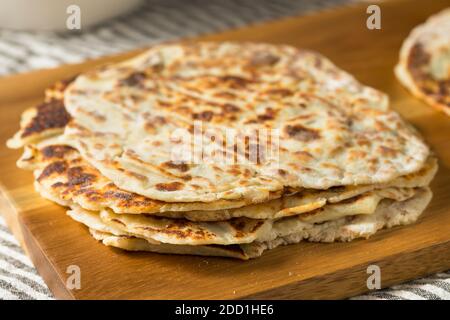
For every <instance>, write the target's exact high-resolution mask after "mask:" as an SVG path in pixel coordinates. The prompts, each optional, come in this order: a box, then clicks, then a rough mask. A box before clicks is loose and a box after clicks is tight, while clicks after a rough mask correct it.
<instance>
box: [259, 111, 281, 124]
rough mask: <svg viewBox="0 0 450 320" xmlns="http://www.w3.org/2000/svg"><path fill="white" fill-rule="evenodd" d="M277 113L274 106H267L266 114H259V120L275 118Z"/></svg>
mask: <svg viewBox="0 0 450 320" xmlns="http://www.w3.org/2000/svg"><path fill="white" fill-rule="evenodd" d="M276 115H277V112H276V111H275V110H274V109H272V108H267V109H266V110H265V113H264V114H260V115H258V120H259V121H270V120H273V119H275V116H276Z"/></svg>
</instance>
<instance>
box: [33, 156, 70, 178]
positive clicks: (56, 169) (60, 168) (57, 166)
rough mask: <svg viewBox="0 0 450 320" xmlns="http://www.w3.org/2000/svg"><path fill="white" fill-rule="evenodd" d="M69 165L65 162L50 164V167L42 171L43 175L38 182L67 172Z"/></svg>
mask: <svg viewBox="0 0 450 320" xmlns="http://www.w3.org/2000/svg"><path fill="white" fill-rule="evenodd" d="M67 167H68V165H67V163H66V162H65V161H55V162H52V163H50V164H49V165H48V166H46V167H45V168H44V170H42V173H41V174H40V175H39V177H38V178H37V181H41V180H42V179H45V178H46V177H49V176H50V175H52V174H53V173H58V174H61V173H63V172H65V171H66V170H67Z"/></svg>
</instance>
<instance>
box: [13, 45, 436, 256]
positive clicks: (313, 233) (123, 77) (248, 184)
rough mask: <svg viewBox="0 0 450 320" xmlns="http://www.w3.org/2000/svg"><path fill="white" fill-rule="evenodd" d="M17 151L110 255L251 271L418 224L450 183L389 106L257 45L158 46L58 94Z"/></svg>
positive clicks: (25, 130) (24, 127)
mask: <svg viewBox="0 0 450 320" xmlns="http://www.w3.org/2000/svg"><path fill="white" fill-rule="evenodd" d="M200 129H201V130H200ZM230 132H231V133H232V134H230ZM255 137H256V138H255ZM8 146H10V147H11V148H21V147H24V153H23V156H22V157H21V158H20V160H19V161H18V166H19V167H20V168H25V169H30V170H33V172H34V177H35V188H36V190H37V191H38V192H40V194H41V195H42V196H43V197H45V198H47V199H49V200H51V201H54V202H56V203H58V204H60V205H62V206H66V207H69V208H70V210H69V211H68V215H69V216H70V217H72V218H73V219H74V220H76V221H78V222H80V223H82V224H84V225H86V226H87V227H88V228H89V230H90V233H91V234H92V236H93V237H94V238H95V239H97V240H99V241H101V242H102V243H103V244H105V245H107V246H113V247H118V248H121V249H125V250H131V251H137V250H142V251H153V252H159V253H176V254H195V255H208V256H226V257H233V258H239V259H249V258H253V257H258V256H260V255H261V254H262V252H263V251H264V250H267V249H272V248H275V247H277V246H279V245H286V244H292V243H298V242H300V241H316V242H334V241H350V240H353V239H356V238H367V237H369V236H370V235H372V234H374V233H375V232H377V231H378V230H380V229H382V228H390V227H393V226H396V225H405V224H410V223H413V222H414V221H416V220H417V218H418V217H419V216H420V214H421V213H422V212H423V211H424V209H425V207H426V206H427V205H428V203H429V201H430V199H431V192H430V189H429V187H428V185H429V183H430V181H431V180H432V178H433V176H434V175H435V173H436V170H437V162H436V159H435V158H434V157H433V156H432V155H431V154H430V150H429V148H428V147H427V146H426V144H425V143H424V142H423V140H422V138H421V137H420V136H419V134H418V133H417V132H416V131H415V130H414V129H413V128H412V127H411V126H410V125H408V124H407V123H405V122H404V121H403V120H402V118H401V117H400V116H399V115H398V114H397V113H395V112H394V111H392V110H391V109H390V108H389V105H388V98H387V97H386V95H384V94H383V93H381V92H379V91H377V90H375V89H372V88H369V87H366V86H363V85H362V84H360V83H359V82H358V81H356V80H355V79H354V78H353V77H352V76H351V75H349V74H348V73H346V72H344V71H342V70H340V69H338V68H337V67H336V66H335V65H333V64H332V63H331V62H330V61H329V60H327V59H326V58H324V57H323V56H321V55H319V54H317V53H314V52H310V51H306V50H300V49H296V48H293V47H290V46H275V45H269V44H256V43H228V42H226V43H175V44H165V45H158V46H155V47H152V48H150V49H148V50H147V51H146V52H144V53H142V54H141V55H139V56H137V57H136V58H133V59H131V60H128V61H125V62H122V63H119V64H113V65H107V66H103V67H101V68H97V69H95V70H92V71H89V72H86V73H84V74H81V75H79V76H77V77H76V78H74V79H71V80H68V81H64V82H60V83H57V84H56V85H55V86H53V87H52V88H50V89H48V90H47V92H46V100H45V102H43V103H42V104H40V105H39V106H37V107H34V108H31V109H30V110H27V111H25V112H24V114H23V116H22V120H21V124H20V131H19V132H17V133H16V135H15V136H14V137H13V138H12V139H10V140H9V141H8ZM193 150H194V151H195V150H197V151H199V150H200V151H199V152H193ZM255 150H256V151H257V152H256V157H255V156H254V154H255ZM269 151H270V152H269ZM224 154H225V155H227V157H223V155H224ZM228 155H230V156H228ZM220 156H222V157H220Z"/></svg>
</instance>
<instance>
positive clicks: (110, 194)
mask: <svg viewBox="0 0 450 320" xmlns="http://www.w3.org/2000/svg"><path fill="white" fill-rule="evenodd" d="M104 195H105V197H106V198H116V199H120V200H125V201H131V200H133V198H134V197H133V195H132V194H131V193H126V192H120V191H106V192H105V193H104Z"/></svg>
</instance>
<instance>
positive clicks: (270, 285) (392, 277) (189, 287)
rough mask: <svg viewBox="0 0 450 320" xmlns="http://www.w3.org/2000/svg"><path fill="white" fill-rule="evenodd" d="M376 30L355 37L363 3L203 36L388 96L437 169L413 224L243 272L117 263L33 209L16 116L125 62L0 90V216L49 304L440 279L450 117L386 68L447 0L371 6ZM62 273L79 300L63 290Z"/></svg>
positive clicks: (55, 218) (146, 261)
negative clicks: (81, 77)
mask: <svg viewBox="0 0 450 320" xmlns="http://www.w3.org/2000/svg"><path fill="white" fill-rule="evenodd" d="M377 3H378V4H379V5H380V7H381V12H382V29H381V30H368V29H367V28H366V18H367V14H366V7H367V5H368V4H367V3H366V4H357V5H352V6H348V7H342V8H339V9H336V10H328V11H324V12H321V13H319V14H314V15H308V16H303V17H295V18H287V19H283V20H280V21H275V22H271V23H265V24H260V25H255V26H251V27H247V28H245V29H239V30H233V31H229V32H225V33H220V34H214V35H209V36H204V37H202V39H208V40H251V41H265V42H270V43H286V44H291V45H294V46H298V47H304V48H310V49H314V50H317V51H319V52H321V53H323V54H325V55H326V56H327V57H329V58H330V59H331V60H333V61H334V62H335V63H336V64H337V65H338V66H340V67H341V68H343V69H345V70H347V71H349V72H351V73H353V74H354V75H355V76H356V77H357V78H358V79H359V80H360V81H362V82H363V83H365V84H368V85H371V86H373V87H375V88H378V89H380V90H383V91H385V92H387V93H388V94H389V96H390V98H391V104H392V107H393V108H395V109H396V110H398V111H399V112H400V113H401V114H402V115H403V116H404V117H405V118H407V119H408V120H409V121H410V122H411V123H413V124H414V125H415V126H416V127H417V128H418V129H419V130H420V131H421V132H422V133H423V134H424V136H425V137H426V140H427V141H428V143H429V144H430V145H431V147H432V148H433V150H434V151H435V153H436V154H437V156H438V158H439V162H440V169H439V172H438V174H437V177H436V179H435V180H434V181H433V183H432V189H433V192H434V198H433V200H432V203H431V204H430V206H429V207H428V209H427V210H426V212H425V213H424V214H423V216H422V217H421V218H420V221H419V222H417V223H416V224H414V225H411V226H408V227H402V228H394V229H390V230H385V231H382V232H379V233H378V234H376V235H375V236H373V237H372V238H370V239H369V240H358V241H353V242H351V243H335V244H317V243H301V244H298V245H290V246H285V247H281V248H277V249H275V250H271V251H269V252H267V253H265V254H264V255H263V256H262V257H261V258H259V259H255V260H251V261H247V262H242V261H235V260H231V259H226V258H204V257H192V256H176V255H159V254H151V253H127V252H123V251H120V250H116V249H111V248H107V247H105V246H103V245H101V244H99V243H97V242H96V241H95V240H93V239H92V238H91V237H90V236H89V234H88V231H87V230H86V228H84V227H83V226H81V225H80V224H78V223H75V222H74V221H72V220H71V219H70V218H69V217H68V216H66V214H65V210H64V208H62V207H60V206H57V205H55V204H52V203H51V202H49V201H46V200H44V199H42V198H41V197H40V196H39V195H38V194H37V193H36V192H35V191H34V190H33V187H32V175H31V173H30V172H26V171H21V170H19V169H17V168H16V166H15V161H16V160H17V158H18V157H19V156H20V152H19V151H13V150H8V149H6V147H5V145H4V142H5V141H6V139H7V138H8V137H10V136H11V135H12V134H13V133H14V132H15V130H16V129H17V126H18V122H19V115H20V113H21V112H22V111H23V110H24V109H25V108H27V107H29V106H31V105H33V104H35V103H37V102H39V101H40V100H42V98H43V91H44V89H45V88H46V87H47V86H49V85H50V84H52V83H53V82H55V81H56V80H59V79H63V78H65V77H68V76H71V75H74V74H76V73H78V72H80V71H83V70H86V69H89V68H91V67H92V66H94V65H98V64H101V63H104V62H106V61H108V62H109V61H113V60H118V59H124V58H126V57H129V56H130V55H132V54H134V53H128V54H125V55H121V56H116V57H108V58H104V59H99V60H96V61H90V62H87V63H84V64H81V65H69V66H63V67H60V68H57V69H52V70H42V71H36V72H32V73H28V74H23V75H17V76H13V77H9V78H3V79H0V112H1V119H0V121H1V122H0V142H1V143H0V152H1V156H0V184H1V190H2V196H1V197H0V212H1V213H3V214H4V215H5V217H6V219H7V221H8V224H9V225H10V226H11V228H12V229H13V232H14V234H15V235H16V236H17V237H18V238H19V239H20V241H21V242H22V244H23V246H24V247H25V248H26V250H27V252H28V253H29V255H30V256H31V259H32V260H33V262H34V263H35V265H36V267H37V269H38V271H39V273H40V274H41V275H42V276H43V277H44V280H45V281H46V283H47V284H48V286H49V287H50V289H51V290H52V292H53V293H54V294H55V296H56V297H57V298H66V299H107V298H116V299H237V298H286V299H296V298H303V299H305V298H312V299H320V298H328V299H330V298H344V297H349V296H354V295H357V294H360V293H363V292H365V291H367V287H366V280H367V277H368V275H367V272H366V270H367V267H368V265H370V264H377V265H378V266H380V267H381V278H382V279H381V284H382V286H383V287H386V286H390V285H392V284H396V283H400V282H404V281H406V280H408V279H412V278H417V277H419V276H423V275H426V274H429V273H433V272H437V271H442V270H446V269H449V268H450V118H449V117H446V116H445V115H444V114H442V113H438V112H436V111H434V110H433V109H432V108H430V107H428V106H426V105H425V104H424V103H422V102H420V101H418V100H416V99H414V98H413V97H411V96H410V95H409V94H408V93H407V92H406V90H404V89H403V88H402V87H401V85H400V84H399V83H398V82H397V81H396V79H395V77H394V75H393V66H394V65H395V63H396V60H397V56H398V50H399V48H400V45H401V43H402V40H403V39H404V38H405V37H406V36H407V34H408V32H409V31H410V30H411V28H413V27H414V26H415V25H417V24H418V23H421V22H423V21H424V20H425V19H426V17H427V16H429V15H430V14H432V13H435V12H437V11H439V10H440V9H442V8H444V7H446V6H450V3H449V1H438V0H436V1H420V0H417V1H389V2H377ZM71 265H77V266H79V267H80V269H81V289H80V290H69V289H67V288H66V286H65V283H66V279H67V278H68V276H69V274H68V273H66V270H67V268H68V267H69V266H71Z"/></svg>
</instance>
